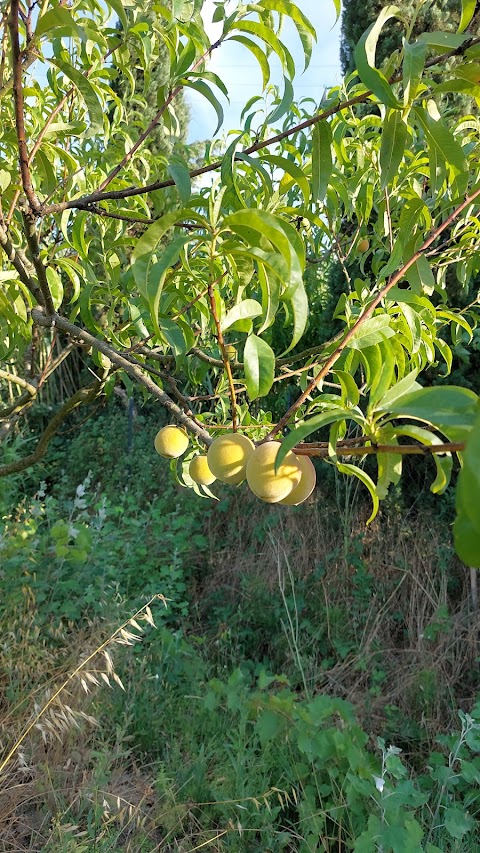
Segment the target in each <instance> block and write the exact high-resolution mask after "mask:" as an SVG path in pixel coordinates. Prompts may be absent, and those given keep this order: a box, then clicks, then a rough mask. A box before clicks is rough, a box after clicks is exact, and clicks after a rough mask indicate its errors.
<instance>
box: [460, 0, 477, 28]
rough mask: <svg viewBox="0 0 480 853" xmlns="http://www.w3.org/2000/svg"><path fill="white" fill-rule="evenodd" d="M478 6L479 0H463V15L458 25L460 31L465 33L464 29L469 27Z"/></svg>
mask: <svg viewBox="0 0 480 853" xmlns="http://www.w3.org/2000/svg"><path fill="white" fill-rule="evenodd" d="M476 7H477V0H462V17H461V18H460V23H459V25H458V32H459V33H463V31H464V30H466V29H467V27H468V25H469V23H470V21H471V20H472V18H473V16H474V14H475V9H476Z"/></svg>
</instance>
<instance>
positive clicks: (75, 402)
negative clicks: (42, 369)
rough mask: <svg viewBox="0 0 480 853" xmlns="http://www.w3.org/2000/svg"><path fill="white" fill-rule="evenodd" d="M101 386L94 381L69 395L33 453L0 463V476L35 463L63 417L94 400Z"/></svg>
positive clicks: (44, 451) (18, 470) (21, 469)
mask: <svg viewBox="0 0 480 853" xmlns="http://www.w3.org/2000/svg"><path fill="white" fill-rule="evenodd" d="M101 387H102V383H101V382H95V383H94V384H93V385H91V386H90V387H88V388H80V390H79V391H77V392H76V394H74V395H73V397H70V399H69V400H67V402H66V403H64V404H63V406H62V408H61V409H59V411H58V412H57V413H56V414H55V415H54V416H53V418H52V419H51V421H49V423H48V425H47V427H46V429H45V430H44V432H43V433H42V436H41V438H40V440H39V442H38V444H37V446H36V448H35V450H34V451H33V453H30V455H29V456H25V458H24V459H17V461H16V462H10V463H9V464H8V465H0V477H7V476H8V475H9V474H18V473H19V472H20V471H25V469H26V468H30V467H31V466H32V465H35V463H36V462H39V460H40V459H41V458H42V457H43V456H45V453H46V452H47V449H48V445H49V444H50V441H51V439H52V438H53V436H54V435H55V433H56V432H57V430H58V428H59V426H60V425H61V424H62V423H63V421H64V420H65V418H67V417H68V415H69V414H70V413H71V412H73V410H74V409H76V408H77V406H80V405H82V403H91V402H92V401H93V400H95V398H96V397H98V394H99V393H100V390H101Z"/></svg>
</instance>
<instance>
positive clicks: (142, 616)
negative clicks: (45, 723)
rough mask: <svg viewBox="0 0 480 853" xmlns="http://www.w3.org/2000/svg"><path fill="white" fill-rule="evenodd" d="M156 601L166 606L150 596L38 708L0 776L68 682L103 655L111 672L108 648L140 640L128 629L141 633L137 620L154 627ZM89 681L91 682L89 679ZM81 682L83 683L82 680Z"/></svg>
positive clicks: (11, 752) (159, 595) (14, 745)
mask: <svg viewBox="0 0 480 853" xmlns="http://www.w3.org/2000/svg"><path fill="white" fill-rule="evenodd" d="M157 600H160V601H163V603H164V604H165V606H166V604H167V602H166V599H165V597H164V596H163V595H161V594H160V593H157V594H156V595H154V596H152V598H151V599H150V600H149V601H148V602H147V603H146V604H144V605H143V607H141V608H140V610H137V612H136V613H135V614H134V615H133V616H131V617H130V618H129V619H127V620H126V621H125V622H123V624H122V625H120V627H119V628H117V629H116V630H115V631H114V632H113V634H111V635H110V636H109V637H108V638H107V639H106V640H105V642H104V643H102V644H101V645H100V646H98V647H97V648H96V649H95V651H93V652H92V653H91V654H90V655H89V656H88V657H87V658H85V660H84V661H82V662H81V663H80V664H79V665H78V666H77V667H76V668H75V669H74V670H73V672H71V673H70V675H69V676H67V678H66V679H65V681H64V682H63V684H61V685H60V687H59V688H58V689H57V690H55V692H54V693H53V694H52V696H50V698H49V699H48V700H47V702H46V703H45V705H44V706H43V707H42V708H40V710H38V711H37V713H36V714H35V716H34V717H33V719H32V721H31V722H30V723H29V724H28V725H27V726H26V727H25V729H24V730H23V732H22V734H21V735H20V737H19V738H18V739H17V740H16V741H15V743H14V744H13V746H12V748H11V749H10V750H9V752H8V753H7V755H6V757H5V758H4V760H3V761H2V763H1V764H0V775H1V774H2V773H3V771H4V770H5V768H6V766H7V765H8V763H9V762H10V761H11V759H12V757H13V756H14V755H15V753H16V751H17V749H18V748H19V747H20V746H21V744H22V743H23V741H24V740H25V738H26V737H27V736H28V735H29V734H30V732H31V731H32V729H33V728H34V727H35V726H38V723H39V721H40V720H41V718H42V717H43V716H44V715H45V714H46V712H47V711H48V710H49V708H51V706H52V704H53V703H54V702H55V700H56V699H58V697H59V696H60V694H61V693H63V691H64V690H65V688H66V687H67V686H68V685H69V684H70V682H71V681H73V679H74V678H76V677H77V675H79V673H80V672H82V670H83V669H84V668H85V667H86V665H87V664H89V663H90V662H91V661H92V660H93V659H94V658H95V657H96V656H97V655H99V654H104V656H105V659H106V661H107V665H108V666H109V670H110V672H112V670H113V667H112V663H111V658H110V656H109V654H108V651H107V648H108V646H109V645H110V644H111V643H118V644H121V645H127V646H130V645H132V644H133V643H134V642H135V641H136V640H138V639H140V637H139V634H133V633H132V631H130V630H129V626H130V627H133V628H135V629H136V630H137V631H139V632H141V631H142V628H141V626H140V625H139V622H138V620H143V621H145V622H148V624H149V625H151V626H152V627H153V628H155V627H156V626H155V623H154V621H153V616H152V611H151V610H150V605H151V604H152V603H153V602H154V601H157ZM113 677H114V680H115V681H117V683H118V684H119V685H120V686H121V687H122V688H123V685H122V683H121V681H120V679H119V677H118V676H116V677H115V673H113ZM89 680H91V679H89ZM105 680H106V682H107V684H108V683H109V682H108V677H107V678H106V679H105ZM82 682H83V680H82ZM83 686H84V688H86V682H83ZM87 692H88V691H87Z"/></svg>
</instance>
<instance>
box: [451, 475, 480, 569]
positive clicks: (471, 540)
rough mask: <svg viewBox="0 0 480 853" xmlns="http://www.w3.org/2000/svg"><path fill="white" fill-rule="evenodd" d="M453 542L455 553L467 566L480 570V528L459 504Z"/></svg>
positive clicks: (454, 524)
mask: <svg viewBox="0 0 480 853" xmlns="http://www.w3.org/2000/svg"><path fill="white" fill-rule="evenodd" d="M457 491H458V486H457ZM453 541H454V543H455V551H456V552H457V555H458V556H459V557H460V559H461V560H463V562H464V563H465V565H467V566H471V567H472V568H476V569H480V527H476V526H475V525H473V524H472V522H471V520H470V518H469V517H468V515H467V514H466V513H465V512H463V511H461V508H459V506H458V504H457V516H456V518H455V521H454V523H453Z"/></svg>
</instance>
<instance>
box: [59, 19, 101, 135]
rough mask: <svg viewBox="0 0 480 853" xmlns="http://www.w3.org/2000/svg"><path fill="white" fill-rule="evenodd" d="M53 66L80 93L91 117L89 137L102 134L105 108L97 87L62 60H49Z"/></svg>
mask: <svg viewBox="0 0 480 853" xmlns="http://www.w3.org/2000/svg"><path fill="white" fill-rule="evenodd" d="M60 8H61V7H59V9H60ZM49 62H51V63H52V65H55V66H56V68H58V69H59V71H61V72H62V74H64V75H65V77H67V78H68V79H69V80H70V82H71V83H73V85H74V86H75V88H76V89H78V91H79V92H80V94H81V96H82V98H83V100H84V102H85V106H86V108H87V110H88V115H89V117H90V129H89V133H88V136H94V135H96V134H98V133H101V132H102V130H103V106H102V104H101V103H100V100H99V96H98V93H97V91H96V90H95V87H94V86H93V85H92V83H91V82H90V80H89V79H88V78H87V77H85V76H84V74H82V73H81V71H79V70H78V69H77V68H74V67H73V65H70V64H69V63H68V62H63V60H61V59H49Z"/></svg>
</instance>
